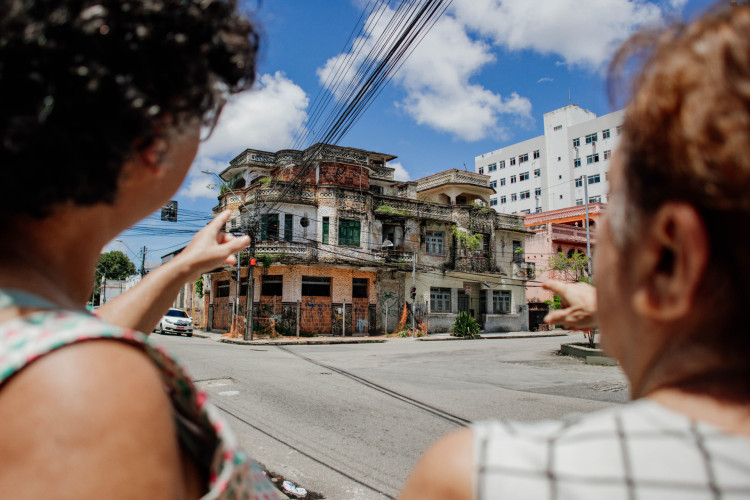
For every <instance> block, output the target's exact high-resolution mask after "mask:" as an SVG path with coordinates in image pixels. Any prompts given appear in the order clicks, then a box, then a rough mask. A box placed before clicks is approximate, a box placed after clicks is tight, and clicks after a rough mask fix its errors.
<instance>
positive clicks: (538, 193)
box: [534, 188, 542, 196]
mask: <svg viewBox="0 0 750 500" xmlns="http://www.w3.org/2000/svg"><path fill="white" fill-rule="evenodd" d="M541 195H542V188H536V189H535V190H534V196H541Z"/></svg>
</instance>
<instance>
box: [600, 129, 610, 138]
mask: <svg viewBox="0 0 750 500" xmlns="http://www.w3.org/2000/svg"><path fill="white" fill-rule="evenodd" d="M602 139H609V129H606V130H602Z"/></svg>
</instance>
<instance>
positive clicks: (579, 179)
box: [576, 176, 583, 188]
mask: <svg viewBox="0 0 750 500" xmlns="http://www.w3.org/2000/svg"><path fill="white" fill-rule="evenodd" d="M576 187H577V188H579V187H583V177H582V176H581V177H576Z"/></svg>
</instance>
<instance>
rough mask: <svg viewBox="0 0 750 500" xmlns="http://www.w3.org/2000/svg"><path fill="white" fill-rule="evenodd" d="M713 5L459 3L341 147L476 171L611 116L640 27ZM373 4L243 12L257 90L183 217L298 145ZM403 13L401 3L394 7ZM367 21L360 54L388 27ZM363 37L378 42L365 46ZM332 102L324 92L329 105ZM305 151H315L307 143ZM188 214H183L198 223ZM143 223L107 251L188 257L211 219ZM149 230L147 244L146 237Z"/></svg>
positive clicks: (222, 139) (197, 167) (620, 0)
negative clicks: (254, 28)
mask: <svg viewBox="0 0 750 500" xmlns="http://www.w3.org/2000/svg"><path fill="white" fill-rule="evenodd" d="M713 3H714V2H712V1H708V0H655V1H645V0H454V1H453V3H452V4H451V7H450V8H449V10H448V11H447V12H446V14H445V15H444V16H443V17H442V18H441V19H440V20H439V21H438V23H437V24H436V25H435V27H434V28H433V30H432V31H431V32H430V33H429V34H428V35H427V36H426V37H425V38H424V40H423V41H422V43H421V44H420V45H419V47H417V49H416V50H415V51H414V53H413V54H412V55H411V57H410V58H409V59H408V60H407V61H406V63H405V64H404V65H403V67H402V68H401V70H400V71H399V73H398V74H397V75H396V76H395V77H394V79H393V80H392V81H391V82H390V84H389V85H388V86H387V87H386V88H385V89H384V90H383V91H382V93H381V94H380V95H379V97H378V98H377V100H375V101H374V103H373V104H372V105H371V106H370V108H369V109H368V110H367V111H366V112H365V113H364V114H363V115H362V116H361V117H360V119H359V121H358V122H357V123H356V124H355V125H354V127H353V128H352V129H351V131H350V132H349V133H348V135H347V136H346V137H344V139H343V140H342V141H341V142H340V143H339V144H340V145H342V146H350V147H355V148H360V149H366V150H372V151H378V152H382V153H390V154H393V155H396V156H398V158H397V159H396V160H395V161H394V162H392V164H391V165H390V166H392V167H395V168H397V175H398V176H399V177H400V178H401V179H412V180H413V179H418V178H420V177H423V176H426V175H429V174H432V173H435V172H439V171H441V170H446V169H449V168H464V165H465V166H466V168H467V169H469V170H473V167H474V157H475V156H477V155H480V154H482V153H486V152H489V151H492V150H495V149H498V148H501V147H503V146H505V145H508V144H512V143H515V142H519V141H522V140H525V139H529V138H531V137H536V136H538V135H541V134H542V126H543V120H542V116H543V114H544V113H546V112H548V111H551V110H553V109H556V108H559V107H562V106H565V105H567V104H568V98H569V95H570V98H571V101H572V102H573V103H574V104H577V105H579V106H581V107H583V108H586V109H589V110H591V111H593V112H595V113H597V114H598V115H601V114H605V113H608V112H610V111H612V109H611V108H610V106H609V103H608V99H607V96H606V91H605V70H606V66H607V63H608V61H609V59H610V58H611V55H612V53H613V51H614V50H615V48H616V47H617V46H618V44H619V43H620V42H621V41H622V40H623V39H624V38H626V37H627V36H628V35H629V34H630V33H632V32H633V31H634V30H636V29H637V28H638V27H640V26H643V25H647V24H660V23H663V22H664V21H665V20H666V19H670V18H679V19H690V18H693V17H695V16H696V15H698V14H699V13H700V12H702V11H704V10H705V9H706V8H707V7H709V6H710V5H712V4H713ZM367 5H368V1H367V0H326V1H325V2H323V1H320V0H263V1H257V2H256V1H247V2H244V3H243V7H244V8H245V9H247V10H248V11H250V12H251V13H252V16H253V17H254V18H255V19H256V20H257V22H258V25H259V27H260V30H261V33H262V38H261V52H260V57H259V60H258V80H257V83H256V85H255V86H254V88H253V89H252V90H250V91H249V92H247V93H245V94H243V95H240V96H237V97H236V98H235V99H233V100H232V101H231V102H230V103H229V104H228V105H227V107H226V108H225V110H224V112H223V114H222V117H221V119H220V121H219V124H218V126H217V128H216V130H215V131H214V134H213V136H212V137H211V139H210V140H209V141H208V142H207V143H205V144H204V145H203V146H202V147H201V150H200V151H199V154H198V158H197V159H196V161H195V163H194V165H193V167H192V168H191V172H190V173H189V175H188V177H187V179H186V180H185V183H184V184H183V186H182V187H181V188H180V190H179V191H178V193H177V194H176V195H175V196H174V199H176V200H177V201H178V203H179V206H180V210H181V211H184V213H185V215H193V216H195V215H197V213H203V214H206V215H210V214H211V208H212V207H213V206H215V205H216V203H217V199H216V195H217V191H216V190H213V191H212V190H211V189H209V188H208V187H207V186H210V185H213V186H214V188H215V185H216V184H217V179H216V178H215V177H213V178H212V177H211V176H208V175H206V174H203V173H201V170H210V171H213V172H220V171H221V170H223V169H224V168H225V166H226V164H227V162H228V161H229V160H230V159H231V158H233V157H234V156H236V155H237V154H239V153H240V152H242V151H243V150H244V149H245V148H254V149H264V150H268V151H276V150H278V149H285V148H289V147H290V146H291V145H292V143H293V142H294V137H295V133H296V132H297V131H299V130H300V127H304V124H305V120H306V119H307V118H308V114H309V112H310V106H311V104H312V103H313V101H314V99H315V97H316V96H317V95H318V94H319V93H320V92H321V91H322V92H324V93H325V92H327V89H325V88H323V86H322V83H323V82H324V81H325V75H326V71H327V67H329V66H330V65H332V64H333V63H334V62H335V61H336V59H335V58H337V57H341V56H342V53H346V51H347V50H348V48H349V47H345V46H344V44H345V42H346V41H347V38H348V37H349V34H350V33H351V31H352V29H353V28H354V26H355V25H356V23H357V21H358V19H359V18H360V15H361V14H362V12H363V11H365V7H366V6H367ZM395 5H396V2H393V3H392V6H393V7H395ZM387 16H388V12H386V13H385V14H384V16H383V17H381V18H380V19H379V21H380V22H374V21H373V22H371V23H370V24H368V27H369V29H368V31H367V32H366V33H367V34H366V35H365V36H366V38H365V40H363V43H365V44H367V43H372V40H373V39H374V37H375V36H376V35H377V33H378V29H379V28H380V27H381V26H382V22H383V20H384V19H385V18H386V17H387ZM367 35H371V36H370V37H369V38H368V37H367ZM323 95H325V94H323ZM307 145H309V143H308V144H306V146H307ZM189 218H190V217H186V219H189ZM193 219H194V221H193V222H188V221H187V220H180V221H179V222H178V223H176V224H174V223H166V222H157V221H155V220H153V218H149V219H147V221H145V222H143V223H141V224H139V226H140V227H143V226H144V225H148V226H149V227H150V229H148V230H147V231H143V230H141V231H137V230H129V231H125V232H124V233H123V234H121V235H120V236H119V237H118V238H119V239H121V240H122V241H123V242H124V243H120V242H112V243H110V244H109V245H107V247H106V250H113V249H117V250H123V251H125V252H126V253H127V254H128V255H129V256H130V257H131V258H132V259H134V260H135V255H134V254H135V253H136V252H134V251H135V250H137V249H138V248H140V247H142V246H144V245H145V246H146V247H147V248H148V254H147V255H148V257H147V260H149V261H155V260H158V259H159V257H161V255H163V254H165V253H168V252H169V251H171V250H172V249H176V248H179V247H180V246H182V245H184V244H185V243H186V242H187V241H188V240H189V234H187V233H186V232H179V231H178V230H183V231H185V230H190V229H194V228H196V227H197V226H198V225H200V224H201V223H202V222H200V220H199V218H198V217H193ZM144 232H147V233H149V234H148V236H146V235H144V234H143V233H144Z"/></svg>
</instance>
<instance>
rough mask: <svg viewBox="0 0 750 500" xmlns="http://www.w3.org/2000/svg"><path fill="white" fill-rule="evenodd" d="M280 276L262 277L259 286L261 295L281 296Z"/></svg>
mask: <svg viewBox="0 0 750 500" xmlns="http://www.w3.org/2000/svg"><path fill="white" fill-rule="evenodd" d="M282 283H283V280H282V277H281V276H263V277H262V281H261V286H260V294H261V295H281V292H282V289H283V288H282Z"/></svg>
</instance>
